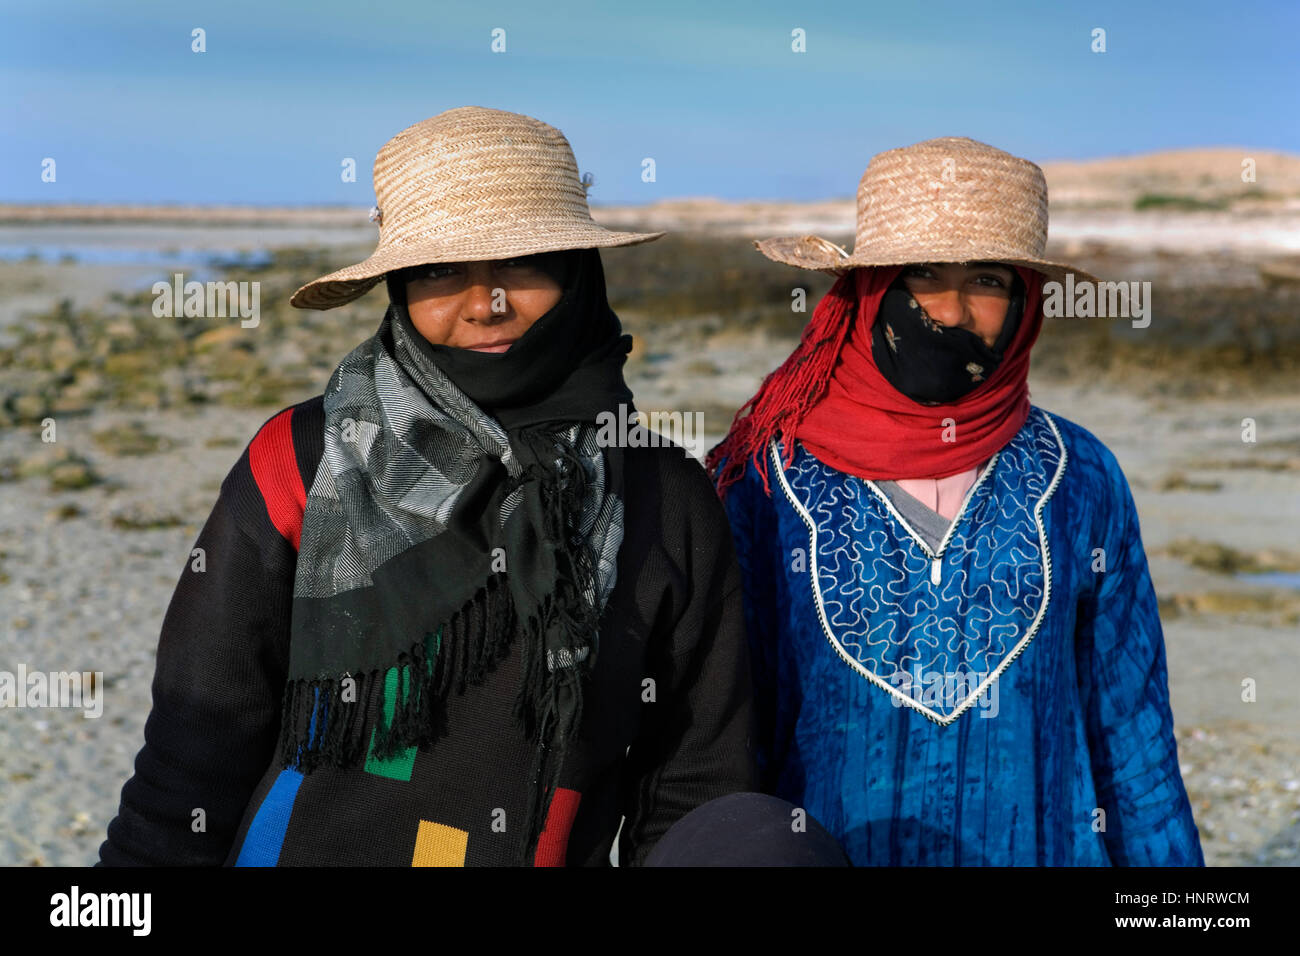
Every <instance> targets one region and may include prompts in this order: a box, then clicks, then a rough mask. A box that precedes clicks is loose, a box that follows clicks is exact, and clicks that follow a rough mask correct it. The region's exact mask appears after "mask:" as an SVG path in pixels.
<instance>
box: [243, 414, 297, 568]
mask: <svg viewBox="0 0 1300 956" xmlns="http://www.w3.org/2000/svg"><path fill="white" fill-rule="evenodd" d="M292 419H293V409H292V408H286V409H285V410H284V411H282V412H281V413H280V414H278V415H276V416H275V417H274V418H272V419H271V420H270V421H269V422H267V423H266V424H265V425H263V426H262V429H261V431H259V432H258V433H257V435H256V436H255V437H254V438H253V441H252V443H251V444H250V445H249V448H248V460H249V465H250V466H251V467H252V469H253V479H254V480H255V481H256V482H257V487H258V490H260V491H261V492H262V500H263V501H265V502H266V513H267V514H268V515H270V516H271V523H272V524H273V525H275V526H276V528H277V529H279V532H280V533H281V534H282V535H284V536H285V538H287V539H288V541H289V543H290V544H292V545H293V549H294V550H295V551H297V550H298V542H299V539H300V538H301V537H302V513H303V511H305V510H306V508H307V492H306V491H305V490H304V489H303V486H302V475H300V474H299V473H298V458H297V456H296V455H295V454H294V450H293V428H292Z"/></svg>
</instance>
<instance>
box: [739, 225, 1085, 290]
mask: <svg viewBox="0 0 1300 956" xmlns="http://www.w3.org/2000/svg"><path fill="white" fill-rule="evenodd" d="M944 245H945V244H936V243H934V242H925V243H914V244H911V245H904V246H893V247H891V248H889V249H885V250H880V251H878V252H875V253H871V252H863V251H859V250H857V249H854V251H853V254H852V255H850V254H849V253H847V252H845V251H844V250H843V249H841V248H840V247H839V246H837V245H836V244H835V243H833V242H831V241H830V240H828V239H823V238H821V237H820V236H780V237H777V238H775V239H762V240H756V241H755V242H754V246H755V248H757V249H758V251H759V252H761V253H762V254H763V255H765V256H767V258H769V259H771V260H772V261H773V262H780V263H783V264H785V265H788V266H795V267H796V268H799V269H808V270H811V271H815V272H823V273H826V274H827V275H834V276H839V275H843V274H844V273H845V272H848V271H849V270H850V269H857V268H865V267H869V266H905V265H912V264H914V263H923V262H1005V263H1006V264H1007V265H1015V266H1024V267H1025V268H1028V269H1034V270H1036V271H1038V272H1041V273H1042V274H1043V275H1044V276H1046V277H1047V278H1048V279H1049V280H1055V281H1057V282H1064V281H1065V277H1066V275H1067V274H1072V275H1073V276H1074V281H1075V282H1076V283H1078V282H1100V281H1101V280H1100V279H1098V278H1097V277H1096V276H1094V275H1093V274H1092V273H1090V272H1087V271H1085V270H1083V269H1080V268H1078V267H1077V266H1073V265H1070V264H1069V263H1064V262H1053V261H1051V260H1048V259H1039V258H1034V257H1027V256H1025V255H1024V254H1023V250H1010V249H1001V250H999V249H996V248H990V247H988V246H980V247H971V246H968V245H967V246H961V245H958V244H953V243H948V244H946V245H947V248H944Z"/></svg>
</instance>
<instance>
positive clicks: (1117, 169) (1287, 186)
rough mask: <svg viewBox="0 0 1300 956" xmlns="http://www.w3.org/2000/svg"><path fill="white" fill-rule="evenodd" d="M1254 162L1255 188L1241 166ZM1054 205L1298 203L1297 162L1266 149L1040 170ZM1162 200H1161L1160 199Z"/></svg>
mask: <svg viewBox="0 0 1300 956" xmlns="http://www.w3.org/2000/svg"><path fill="white" fill-rule="evenodd" d="M1248 158H1249V159H1253V160H1254V161H1255V182H1253V183H1248V182H1243V181H1242V178H1241V176H1242V162H1243V160H1245V159H1248ZM1040 165H1041V166H1042V167H1043V174H1044V175H1045V176H1046V177H1047V191H1048V195H1049V198H1050V200H1051V203H1052V205H1053V206H1054V207H1055V206H1061V207H1078V206H1090V207H1094V208H1106V207H1124V208H1129V209H1132V208H1135V206H1137V205H1138V204H1139V203H1142V204H1143V205H1142V207H1140V208H1159V207H1161V206H1164V207H1166V208H1171V209H1178V208H1182V209H1186V210H1192V209H1195V208H1196V206H1197V205H1198V204H1199V205H1202V206H1208V207H1211V208H1216V207H1217V208H1223V207H1227V206H1233V207H1235V206H1236V205H1238V204H1239V203H1242V202H1245V203H1262V204H1264V205H1266V206H1273V205H1277V204H1281V203H1285V202H1286V201H1287V200H1294V199H1298V198H1300V156H1294V155H1291V154H1288V153H1279V152H1276V151H1274V150H1266V149H1246V148H1243V147H1229V146H1216V147H1197V148H1194V149H1171V150H1165V151H1163V152H1159V153H1143V154H1141V155H1137V156H1112V157H1107V158H1105V159H1091V160H1084V161H1066V160H1061V161H1056V162H1046V163H1042V164H1040ZM1161 197H1163V198H1161Z"/></svg>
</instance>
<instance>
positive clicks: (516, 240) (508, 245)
mask: <svg viewBox="0 0 1300 956" xmlns="http://www.w3.org/2000/svg"><path fill="white" fill-rule="evenodd" d="M374 183H375V199H376V210H375V212H374V214H373V218H374V219H375V221H376V222H378V223H379V243H378V245H377V246H376V247H375V251H374V252H373V253H371V255H370V257H369V258H368V259H366V260H365V261H364V262H358V263H356V264H355V265H351V266H348V267H347V268H345V269H339V270H338V271H337V272H331V273H330V274H329V275H326V276H321V277H320V278H319V279H315V280H313V281H312V282H309V283H307V284H306V285H305V286H303V287H302V288H301V289H299V290H298V291H297V292H295V293H294V294H293V296H292V297H291V298H290V300H289V301H290V303H292V304H293V305H295V306H297V307H298V308H302V309H332V308H334V307H335V306H340V305H343V304H345V303H347V302H351V301H352V300H353V299H356V298H358V297H359V296H362V295H364V294H365V293H366V292H367V291H369V290H370V289H371V288H373V287H374V286H375V285H376V284H378V283H379V281H380V280H381V279H382V278H383V276H384V273H386V272H391V271H393V270H394V269H401V268H404V267H406V266H417V265H424V264H426V263H435V262H481V261H485V260H491V259H507V258H514V257H517V256H527V255H533V254H535V253H541V252H559V251H562V250H566V249H599V248H605V247H609V246H631V245H636V244H637V243H641V242H649V241H650V240H652V239H658V238H659V237H660V236H662V235H663V233H661V232H614V231H612V230H609V229H605V228H603V227H602V226H600V225H597V223H596V222H595V221H594V220H593V219H592V218H591V210H590V208H589V207H588V205H587V188H588V186H589V185H590V182H589V181H587V180H583V179H580V178H579V176H578V165H577V162H576V161H575V159H574V157H573V149H572V148H571V147H570V146H569V141H568V140H567V139H565V138H564V134H563V133H561V132H560V131H559V130H558V129H556V128H555V127H553V126H548V125H547V124H546V123H543V122H542V121H541V120H538V119H534V118H533V117H531V116H524V115H523V114H521V113H507V112H505V111H504V110H494V109H487V108H485V107H481V106H462V107H458V108H457V109H452V110H445V111H444V112H442V113H439V114H438V115H437V116H433V117H430V118H429V119H427V120H424V121H422V122H419V123H416V124H415V125H413V126H408V127H407V128H406V129H404V130H402V131H401V132H400V133H398V134H397V135H396V136H394V137H393V138H392V139H390V140H389V141H388V142H387V143H385V144H384V145H383V147H382V148H381V149H380V150H379V155H377V156H376V157H375V170H374Z"/></svg>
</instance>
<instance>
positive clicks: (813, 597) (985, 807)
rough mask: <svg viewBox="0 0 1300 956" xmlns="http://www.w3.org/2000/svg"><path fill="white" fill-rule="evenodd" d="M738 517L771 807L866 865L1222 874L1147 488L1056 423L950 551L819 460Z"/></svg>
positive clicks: (1030, 439) (981, 497) (976, 502)
mask: <svg viewBox="0 0 1300 956" xmlns="http://www.w3.org/2000/svg"><path fill="white" fill-rule="evenodd" d="M783 452H784V449H783V448H782V447H781V446H780V444H779V443H778V442H773V444H772V446H771V447H770V448H769V453H770V454H769V473H770V478H771V487H772V495H771V496H770V497H768V496H767V495H766V494H765V493H764V491H763V486H762V480H761V478H760V477H759V476H758V474H757V473H756V472H755V470H754V468H753V467H752V465H751V466H750V467H749V468H748V469H747V471H746V473H745V476H744V478H743V479H742V480H741V481H740V482H738V483H737V484H736V485H733V486H732V488H731V489H730V490H729V492H728V495H727V500H726V505H727V511H728V514H729V515H730V518H731V523H732V529H733V535H734V537H735V542H736V547H737V552H738V557H739V559H740V564H741V570H742V573H743V575H744V590H745V608H746V616H747V623H748V627H749V635H750V641H751V647H752V651H753V653H752V659H753V666H754V669H755V685H756V692H757V695H758V696H757V698H756V702H755V703H756V706H757V707H758V713H759V721H760V741H759V746H758V752H759V760H760V767H761V771H762V774H763V779H764V784H765V789H766V791H767V792H769V793H775V794H776V795H777V796H780V797H783V798H785V799H787V800H789V801H791V802H793V803H794V804H795V805H796V806H800V807H803V808H804V809H806V810H807V811H808V813H810V814H811V815H812V816H813V817H815V818H816V819H817V820H818V821H820V822H821V823H822V824H823V825H824V826H825V827H826V828H827V829H828V830H830V832H831V833H832V834H833V835H834V836H835V837H836V838H837V839H839V840H840V842H841V844H842V846H843V847H844V849H845V851H846V852H847V853H848V855H849V857H850V858H851V859H852V860H853V862H854V864H855V865H890V866H899V865H904V866H906V865H921V866H925V865H942V866H971V865H1004V866H1005V865H1031V866H1033V865H1037V866H1043V865H1075V866H1107V865H1153V866H1200V865H1204V860H1203V857H1202V854H1201V847H1200V841H1199V836H1198V833H1197V829H1196V825H1195V823H1194V822H1193V819H1192V813H1191V807H1190V804H1189V802H1188V798H1187V793H1186V791H1185V789H1184V787H1183V782H1182V777H1181V775H1180V773H1179V769H1178V755H1177V747H1176V744H1175V740H1174V733H1173V715H1172V713H1171V710H1170V706H1169V689H1168V680H1167V676H1166V669H1165V652H1164V638H1163V634H1162V632H1161V628H1160V619H1159V616H1158V614H1157V608H1156V596H1155V592H1154V589H1153V588H1152V585H1151V578H1150V575H1149V572H1148V569H1147V562H1146V555H1145V552H1144V551H1143V548H1142V541H1141V535H1140V532H1139V527H1138V518H1137V513H1136V509H1135V508H1134V504H1133V498H1132V495H1131V493H1130V491H1129V487H1128V483H1127V481H1126V480H1125V478H1124V475H1123V473H1122V471H1121V470H1120V468H1119V465H1118V463H1117V462H1116V461H1115V458H1114V456H1113V455H1112V454H1111V452H1110V451H1109V450H1108V449H1107V448H1106V447H1105V446H1104V445H1102V444H1101V442H1100V441H1098V440H1097V438H1096V437H1095V436H1093V435H1092V434H1091V433H1090V432H1088V431H1086V430H1085V429H1083V428H1082V427H1080V426H1078V425H1076V424H1074V423H1073V422H1070V421H1067V420H1066V419H1064V418H1061V417H1059V416H1055V415H1049V414H1048V413H1047V412H1045V411H1043V410H1042V409H1039V408H1037V407H1035V408H1033V409H1032V410H1031V413H1030V416H1029V418H1028V420H1027V421H1026V423H1025V425H1024V427H1023V428H1021V430H1020V431H1019V432H1018V433H1017V434H1016V435H1015V437H1014V438H1012V440H1011V441H1010V442H1008V443H1007V444H1006V445H1005V446H1004V447H1003V448H1002V449H1001V450H999V451H998V452H997V454H996V455H994V457H993V459H992V460H991V461H990V463H989V465H988V467H986V468H985V469H984V471H983V472H982V473H981V475H980V477H979V479H978V481H977V482H976V483H975V485H974V486H973V487H972V488H971V489H970V491H969V492H968V494H967V496H966V499H965V501H964V503H963V504H962V507H961V510H960V511H959V512H958V514H957V517H956V519H955V520H954V521H953V523H952V526H951V528H950V529H949V531H948V533H947V536H946V537H945V538H944V540H943V541H942V542H940V545H939V547H938V548H937V549H935V550H934V551H931V549H930V548H929V547H928V546H927V545H926V544H925V542H924V539H922V538H921V537H920V536H918V535H916V534H915V533H914V532H913V530H912V529H911V528H910V527H909V526H908V525H907V522H906V521H905V520H904V519H903V517H902V516H901V515H900V514H899V513H898V512H897V511H896V510H895V508H894V507H893V505H892V503H891V502H890V501H889V499H888V497H887V496H886V495H885V494H884V492H883V491H882V490H881V489H880V488H879V487H878V486H877V485H876V484H875V483H874V482H871V481H867V480H864V479H860V478H857V477H854V476H851V475H846V474H844V473H842V472H839V471H837V470H835V469H833V468H831V467H829V466H827V465H826V464H824V463H822V462H820V461H818V460H817V459H816V458H815V457H814V456H813V455H812V454H811V453H809V452H808V451H807V450H806V449H805V448H804V447H803V446H802V445H798V446H797V447H796V450H795V455H794V461H793V463H792V465H791V467H790V468H789V469H788V470H783V469H782V467H781V460H782V457H783Z"/></svg>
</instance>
